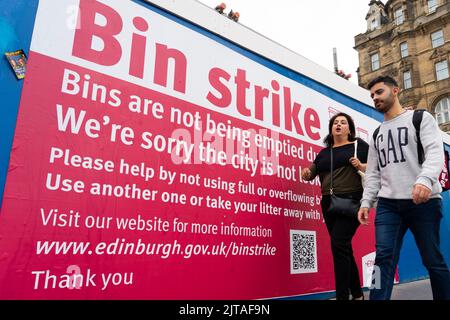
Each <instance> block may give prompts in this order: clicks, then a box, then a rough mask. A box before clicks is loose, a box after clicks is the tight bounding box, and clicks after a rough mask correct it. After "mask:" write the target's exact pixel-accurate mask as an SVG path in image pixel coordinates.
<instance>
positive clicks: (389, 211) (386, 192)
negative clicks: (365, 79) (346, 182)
mask: <svg viewBox="0 0 450 320" xmlns="http://www.w3.org/2000/svg"><path fill="white" fill-rule="evenodd" d="M368 89H369V90H370V94H371V97H372V100H373V102H374V105H375V108H376V109H377V110H379V111H381V112H383V113H384V122H383V123H382V124H381V126H380V127H379V131H378V133H377V134H375V136H374V139H371V141H370V147H369V156H368V164H367V171H366V181H365V188H364V194H363V197H362V200H361V208H360V210H359V212H358V219H359V221H360V222H361V223H362V224H368V214H369V208H371V207H372V206H373V204H374V202H375V201H376V200H377V199H378V204H377V213H376V217H375V237H376V258H375V268H374V274H375V273H376V272H379V274H378V275H377V276H378V277H374V279H375V278H378V279H379V283H376V286H375V287H373V288H372V289H371V291H370V299H371V300H389V299H390V298H391V293H392V287H393V282H394V275H395V270H396V266H397V263H398V258H399V255H400V249H401V246H402V242H403V237H404V235H405V233H406V231H407V230H408V229H410V230H411V232H412V234H413V235H414V239H415V241H416V244H417V247H418V248H419V252H420V255H421V257H422V262H423V264H424V265H425V267H426V268H427V270H428V273H429V275H430V282H431V287H432V292H433V298H434V299H438V300H442V299H450V273H449V270H448V267H447V264H446V263H445V261H444V258H443V256H442V253H441V251H440V235H439V229H440V222H441V219H442V212H441V209H442V207H441V206H442V204H441V201H442V200H441V196H440V193H441V191H442V188H441V185H440V183H439V182H438V176H439V174H440V172H441V170H442V168H443V165H444V152H443V144H442V138H441V132H440V130H439V128H438V126H437V123H436V121H435V120H434V118H433V117H432V116H431V114H429V113H427V112H424V114H423V119H422V121H421V124H420V141H421V143H422V146H423V151H424V161H423V163H422V164H419V160H418V157H419V155H418V148H417V138H416V130H415V128H414V124H413V120H412V119H413V114H414V111H411V110H405V109H404V108H403V107H402V106H401V104H400V102H399V99H398V93H399V91H400V89H399V87H398V84H397V82H396V81H395V80H394V79H393V78H391V77H389V76H383V77H378V78H376V79H374V80H372V81H371V82H370V84H369V86H368ZM374 279H373V280H374Z"/></svg>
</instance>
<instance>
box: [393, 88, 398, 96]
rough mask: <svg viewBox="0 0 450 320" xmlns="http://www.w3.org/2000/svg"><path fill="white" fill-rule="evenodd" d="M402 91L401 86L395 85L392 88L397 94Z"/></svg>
mask: <svg viewBox="0 0 450 320" xmlns="http://www.w3.org/2000/svg"><path fill="white" fill-rule="evenodd" d="M399 92H400V88H399V87H393V88H392V93H394V94H395V95H397V94H398V93H399Z"/></svg>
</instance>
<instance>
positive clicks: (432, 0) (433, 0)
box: [428, 0, 438, 13]
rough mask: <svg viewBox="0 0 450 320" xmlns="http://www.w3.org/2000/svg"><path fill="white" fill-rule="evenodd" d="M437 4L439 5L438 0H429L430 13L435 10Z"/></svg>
mask: <svg viewBox="0 0 450 320" xmlns="http://www.w3.org/2000/svg"><path fill="white" fill-rule="evenodd" d="M437 6H438V2H437V0H428V13H433V12H435V11H436V8H437Z"/></svg>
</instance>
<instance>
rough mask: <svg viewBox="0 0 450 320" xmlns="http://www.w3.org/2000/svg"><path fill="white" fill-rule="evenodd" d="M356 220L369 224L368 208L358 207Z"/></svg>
mask: <svg viewBox="0 0 450 320" xmlns="http://www.w3.org/2000/svg"><path fill="white" fill-rule="evenodd" d="M358 221H359V223H361V224H363V225H366V226H367V225H368V224H369V208H359V211H358Z"/></svg>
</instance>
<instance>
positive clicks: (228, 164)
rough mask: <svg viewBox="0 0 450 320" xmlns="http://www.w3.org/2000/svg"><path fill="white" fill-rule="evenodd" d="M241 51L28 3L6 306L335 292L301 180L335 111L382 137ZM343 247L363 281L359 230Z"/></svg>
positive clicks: (312, 191) (158, 20) (128, 8)
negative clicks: (30, 27)
mask: <svg viewBox="0 0 450 320" xmlns="http://www.w3.org/2000/svg"><path fill="white" fill-rule="evenodd" d="M242 50H244V49H242V48H240V49H237V47H234V45H232V44H230V43H227V42H226V40H223V39H220V38H218V37H216V36H213V35H212V34H209V32H208V31H205V30H202V29H199V28H198V27H194V26H193V25H190V24H189V23H187V22H185V21H181V20H179V19H178V18H174V17H172V16H171V15H170V14H169V13H166V12H162V11H160V10H159V9H156V8H154V7H152V6H151V5H147V4H146V5H144V4H143V3H136V2H131V1H119V0H111V1H93V0H79V1H74V0H61V1H52V0H41V1H39V8H38V12H37V17H36V22H35V28H34V32H33V37H32V44H31V50H30V54H29V62H28V69H27V75H26V78H25V84H24V89H23V93H22V98H21V103H20V109H19V115H18V120H17V126H16V131H15V137H14V142H13V148H12V151H11V160H10V165H9V171H8V176H7V182H6V187H5V195H4V199H3V204H2V210H1V213H0V299H265V298H275V297H289V296H298V295H302V294H308V293H315V292H324V291H332V290H334V277H333V263H332V255H331V251H330V245H329V235H328V233H327V231H326V227H325V224H324V221H323V217H322V213H321V209H320V199H321V193H320V185H319V182H318V180H317V179H316V180H315V181H312V182H305V181H302V179H301V177H300V176H301V175H300V172H301V168H302V167H305V166H309V165H310V164H311V162H312V160H314V157H315V155H316V154H317V153H318V152H319V151H320V149H321V148H322V147H323V146H322V140H323V138H324V136H325V135H326V133H327V130H328V128H327V125H328V120H329V118H330V115H332V114H333V113H334V112H337V111H344V112H349V113H351V114H352V115H353V117H354V119H355V121H356V123H357V124H360V126H361V127H363V128H364V129H362V128H359V129H358V133H359V135H360V136H361V137H362V138H364V139H366V141H367V140H368V136H369V132H370V131H371V130H373V128H375V127H376V125H377V124H376V122H375V121H374V120H372V119H370V118H368V117H366V116H364V115H362V114H358V113H356V112H354V111H352V109H350V108H348V107H346V106H344V105H342V104H340V103H338V102H336V101H334V100H332V99H331V98H329V97H327V96H326V95H324V94H321V93H319V92H317V91H314V90H312V89H311V88H309V87H308V86H306V85H303V84H301V83H300V82H299V81H295V80H294V78H295V77H293V76H289V75H292V74H293V73H292V71H287V69H284V68H283V67H281V66H279V65H275V64H273V63H271V62H269V61H266V60H263V59H262V58H261V57H257V56H255V55H252V54H243V51H242ZM244 51H245V50H244ZM262 62H264V63H262ZM296 77H297V78H301V76H300V75H297V76H296ZM362 124H364V125H362ZM354 247H355V255H356V259H357V263H358V267H359V268H360V272H364V268H363V265H362V262H363V261H364V263H365V265H369V264H370V260H367V259H363V257H367V256H368V255H370V254H371V253H372V252H373V251H374V244H373V232H372V231H371V229H370V228H367V227H366V228H359V230H358V232H357V234H356V236H355V238H354ZM361 278H362V277H361Z"/></svg>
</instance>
